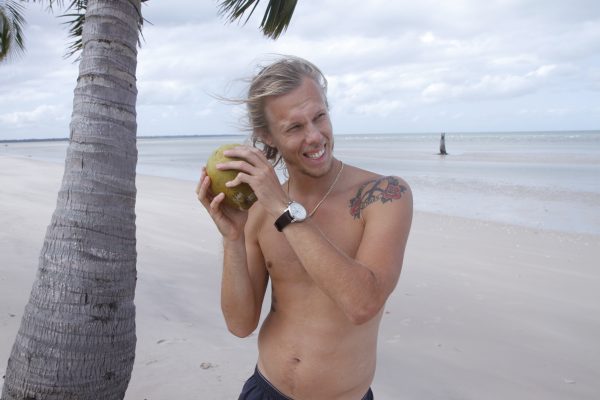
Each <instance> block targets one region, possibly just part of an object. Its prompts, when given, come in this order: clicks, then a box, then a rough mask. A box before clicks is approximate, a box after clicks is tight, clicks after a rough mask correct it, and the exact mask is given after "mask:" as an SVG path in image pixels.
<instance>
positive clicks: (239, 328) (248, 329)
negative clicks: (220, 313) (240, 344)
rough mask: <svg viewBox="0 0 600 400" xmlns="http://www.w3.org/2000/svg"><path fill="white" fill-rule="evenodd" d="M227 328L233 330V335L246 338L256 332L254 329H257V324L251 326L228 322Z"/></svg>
mask: <svg viewBox="0 0 600 400" xmlns="http://www.w3.org/2000/svg"><path fill="white" fill-rule="evenodd" d="M227 329H228V330H229V332H231V333H232V334H233V335H235V336H237V337H239V338H245V337H248V336H250V335H251V334H252V332H254V330H255V329H256V325H254V326H250V325H246V326H244V325H241V324H232V323H229V322H227Z"/></svg>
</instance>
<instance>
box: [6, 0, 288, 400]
mask: <svg viewBox="0 0 600 400" xmlns="http://www.w3.org/2000/svg"><path fill="white" fill-rule="evenodd" d="M141 1H142V0H127V1H115V0H87V1H81V0H72V5H74V6H76V7H77V8H78V9H86V13H85V16H83V15H82V16H78V15H76V18H75V20H76V25H75V26H77V24H79V27H80V28H82V39H81V42H80V46H81V48H82V53H81V61H80V64H79V77H78V80H77V87H76V88H75V96H74V101H73V113H72V116H71V125H70V141H69V146H68V149H67V156H66V160H65V172H64V176H63V181H62V185H61V188H60V191H59V195H58V201H57V205H56V210H55V211H54V214H53V216H52V219H51V222H50V225H49V227H48V230H47V232H46V237H45V240H44V244H43V247H42V250H41V254H40V258H39V266H38V272H37V276H36V278H35V281H34V283H33V288H32V291H31V295H30V298H29V302H28V304H27V306H26V308H25V311H24V313H23V317H22V320H21V326H20V329H19V332H18V334H17V337H16V339H15V343H14V345H13V349H12V352H11V355H10V358H9V360H8V366H7V370H6V376H5V381H4V386H3V389H2V396H1V399H2V400H16V399H19V400H24V399H48V400H58V399H60V400H66V399H78V400H86V399H107V400H111V399H122V398H123V397H124V395H125V391H126V389H127V385H128V383H129V379H130V377H131V370H132V368H133V362H134V357H135V342H136V336H135V306H134V303H133V300H134V291H135V283H136V248H135V245H136V237H135V195H136V188H135V168H136V163H137V149H136V110H135V103H136V96H137V89H136V64H137V43H138V27H139V25H140V24H141V21H142V17H141V10H140V6H141ZM258 1H259V0H240V1H223V2H222V3H221V13H222V14H223V15H226V16H229V18H230V20H232V21H233V20H235V19H236V18H239V17H241V16H242V15H244V14H245V13H248V14H249V15H250V14H252V12H253V11H254V10H255V8H256V4H257V3H258ZM291 3H293V5H295V3H296V0H292V1H286V0H270V1H269V4H268V6H267V11H266V12H265V17H264V18H263V22H262V24H261V26H262V29H263V32H264V33H265V35H267V36H271V37H274V38H276V37H277V36H279V34H281V32H282V31H283V30H285V27H286V26H287V25H288V24H289V21H290V18H291V14H292V13H293V11H294V7H293V6H292V7H290V4H291ZM252 5H253V6H254V7H253V8H251V9H250V7H251V6H252ZM3 15H4V14H3ZM83 21H85V23H83ZM277 21H281V22H279V23H277ZM77 29H78V28H75V30H77ZM76 46H78V45H76Z"/></svg>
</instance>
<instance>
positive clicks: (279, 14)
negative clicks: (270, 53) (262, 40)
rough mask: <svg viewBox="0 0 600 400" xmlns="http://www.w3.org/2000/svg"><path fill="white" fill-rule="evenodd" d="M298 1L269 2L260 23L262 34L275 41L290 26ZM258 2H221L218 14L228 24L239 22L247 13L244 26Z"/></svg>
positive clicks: (228, 0)
mask: <svg viewBox="0 0 600 400" xmlns="http://www.w3.org/2000/svg"><path fill="white" fill-rule="evenodd" d="M297 2H298V0H269V2H268V4H267V8H266V10H265V14H264V16H263V19H262V21H261V23H260V28H261V30H262V32H263V34H264V35H265V36H267V37H270V38H272V39H277V38H278V37H279V36H280V35H281V34H282V33H283V32H285V30H286V29H287V27H288V26H289V24H290V21H291V20H292V15H293V14H294V10H295V8H296V3H297ZM258 3H260V0H223V1H221V3H220V5H219V13H220V14H221V15H222V16H224V17H225V18H226V19H227V20H229V22H234V21H237V20H239V19H240V18H241V17H243V16H244V14H246V13H247V12H248V16H247V18H246V20H245V21H244V24H246V23H247V22H248V20H249V19H250V17H251V16H252V14H253V13H254V11H255V10H256V6H258Z"/></svg>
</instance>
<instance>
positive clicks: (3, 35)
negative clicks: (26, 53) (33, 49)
mask: <svg viewBox="0 0 600 400" xmlns="http://www.w3.org/2000/svg"><path fill="white" fill-rule="evenodd" d="M24 22H25V20H24V19H23V5H22V4H20V3H17V2H16V1H14V0H5V1H0V62H2V61H4V60H7V59H8V58H9V57H10V56H11V55H17V54H19V53H20V52H22V51H23V50H25V43H24V41H23V23H24Z"/></svg>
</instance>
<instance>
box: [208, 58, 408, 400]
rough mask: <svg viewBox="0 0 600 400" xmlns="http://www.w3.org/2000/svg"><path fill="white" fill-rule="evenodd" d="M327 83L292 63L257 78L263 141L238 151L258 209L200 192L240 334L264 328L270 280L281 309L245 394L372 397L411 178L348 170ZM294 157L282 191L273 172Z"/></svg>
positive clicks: (254, 91)
mask: <svg viewBox="0 0 600 400" xmlns="http://www.w3.org/2000/svg"><path fill="white" fill-rule="evenodd" d="M326 85H327V84H326V80H325V77H324V76H323V75H322V73H321V72H320V71H319V70H318V69H317V68H316V67H315V66H314V65H312V64H311V63H309V62H307V61H305V60H302V59H299V58H295V57H287V58H284V59H281V60H279V61H277V62H275V63H273V64H271V65H269V66H267V67H265V68H264V69H263V70H262V71H261V72H260V73H258V74H257V76H256V77H255V78H254V79H253V81H252V83H251V85H250V89H249V92H248V99H247V100H245V101H244V103H245V104H246V106H247V107H248V112H249V120H250V123H251V124H252V136H253V139H254V144H255V145H256V143H259V144H260V145H261V149H258V148H256V147H252V146H240V147H236V148H234V149H231V150H229V151H227V152H226V153H225V154H226V155H227V156H230V157H238V158H240V159H241V160H240V161H231V162H226V163H223V164H221V165H219V166H218V168H219V169H223V170H225V169H236V170H239V171H241V172H240V173H239V174H238V175H237V177H236V178H235V179H234V180H232V181H230V182H229V183H228V186H235V185H238V184H240V183H242V182H245V183H247V184H249V185H250V186H251V187H252V189H253V190H254V192H255V194H256V196H257V198H258V201H257V202H256V203H255V204H254V205H253V206H252V207H251V208H250V210H249V211H248V212H245V211H240V210H234V209H232V208H231V207H228V206H227V205H225V204H224V203H223V199H224V195H223V194H222V193H221V194H213V193H211V192H210V178H209V177H207V176H206V173H205V171H203V173H202V176H201V178H200V182H199V183H198V187H197V189H196V192H197V194H198V199H199V200H200V202H201V203H202V204H203V205H204V207H205V208H206V209H207V210H208V212H209V214H210V215H211V217H212V218H213V220H214V222H215V224H216V225H217V227H218V229H219V231H220V232H221V234H222V235H223V246H224V261H223V278H222V287H221V308H222V311H223V315H224V317H225V321H226V323H227V326H228V328H229V330H230V331H231V332H232V333H233V334H234V335H236V336H239V337H246V336H248V335H250V334H251V333H252V332H253V331H254V330H255V329H256V327H257V326H258V323H259V319H260V312H261V306H262V303H263V299H264V295H265V291H266V287H267V283H268V280H269V279H271V286H272V299H271V311H270V312H269V314H268V316H267V317H266V319H265V321H264V323H263V324H262V327H261V329H260V333H259V336H258V350H259V356H258V363H257V367H256V371H255V374H254V375H253V376H252V377H251V378H250V379H249V380H248V381H247V382H246V384H245V385H244V388H243V390H242V394H241V395H240V397H239V398H240V399H261V400H264V399H296V400H359V399H372V398H373V393H372V392H371V389H370V385H371V383H372V381H373V377H374V374H375V362H376V352H377V334H378V330H379V323H380V321H381V317H382V314H383V308H384V304H385V302H386V300H387V298H388V296H389V295H390V293H391V292H392V291H393V290H394V287H395V286H396V283H397V282H398V278H399V276H400V270H401V268H402V260H403V257H404V249H405V246H406V241H407V238H408V234H409V230H410V225H411V219H412V195H411V191H410V189H409V186H408V185H407V184H406V182H404V181H403V180H402V179H400V178H398V177H393V176H380V175H378V174H375V173H373V172H369V171H365V170H363V169H360V168H357V167H353V166H351V165H345V164H343V163H342V161H341V160H339V159H337V158H335V157H334V155H333V147H334V146H333V145H334V138H333V132H332V126H331V121H330V119H329V110H328V104H327V99H326V88H327V86H326ZM279 157H281V159H282V160H283V162H285V166H286V168H287V171H288V176H289V179H288V180H287V181H286V182H285V183H284V184H281V183H280V182H279V179H278V177H277V175H276V173H275V171H274V168H273V165H274V164H275V163H276V161H278V160H279Z"/></svg>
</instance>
